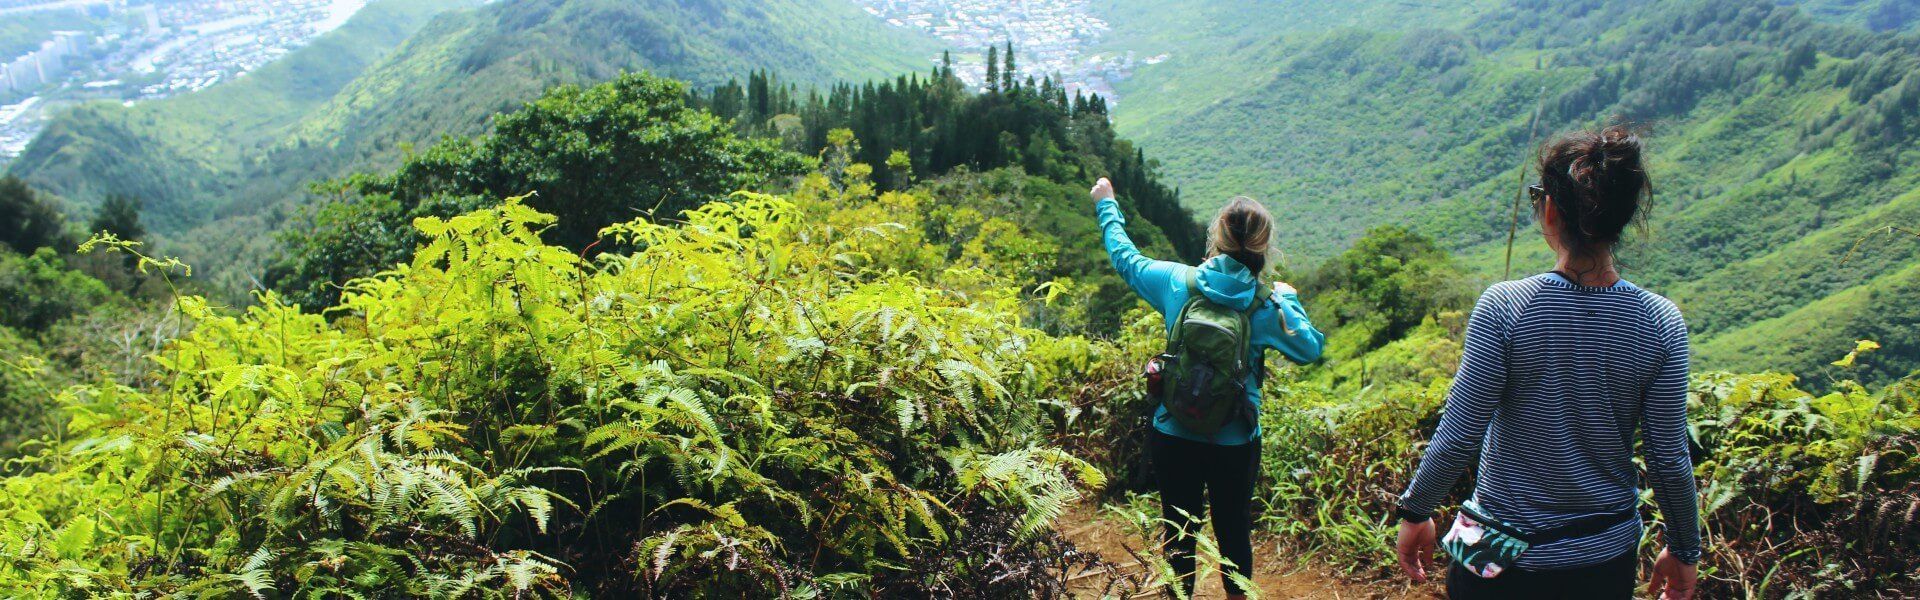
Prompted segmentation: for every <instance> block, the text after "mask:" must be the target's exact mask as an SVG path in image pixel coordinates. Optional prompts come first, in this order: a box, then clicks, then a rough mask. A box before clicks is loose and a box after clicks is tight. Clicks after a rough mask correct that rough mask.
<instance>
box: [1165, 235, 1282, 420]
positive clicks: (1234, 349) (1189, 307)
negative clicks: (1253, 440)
mask: <svg viewBox="0 0 1920 600" xmlns="http://www.w3.org/2000/svg"><path fill="white" fill-rule="evenodd" d="M1254 289H1255V290H1257V291H1256V292H1255V297H1254V302H1253V306H1251V307H1248V308H1247V310H1244V311H1240V310H1233V309H1231V308H1227V307H1225V306H1221V305H1219V304H1216V303H1214V302H1213V301H1212V300H1208V299H1207V296H1206V294H1203V293H1201V292H1200V282H1199V276H1198V275H1197V270H1195V271H1188V272H1187V290H1188V294H1187V303H1186V305H1184V306H1181V307H1180V316H1179V318H1177V319H1175V320H1174V324H1173V328H1172V329H1170V330H1168V331H1167V350H1166V352H1164V353H1162V354H1160V355H1159V356H1156V357H1154V360H1153V361H1152V363H1150V364H1149V365H1148V367H1147V381H1148V390H1149V393H1151V394H1153V395H1154V396H1155V397H1157V398H1159V399H1160V404H1161V405H1162V406H1165V407H1166V408H1167V414H1168V415H1169V416H1171V417H1173V420H1174V421H1175V422H1178V423H1179V424H1180V426H1181V427H1182V428H1184V429H1186V430H1187V431H1190V432H1193V433H1195V434H1198V435H1203V436H1212V435H1213V434H1214V433H1216V432H1219V431H1220V428H1222V427H1225V426H1226V425H1227V424H1228V423H1231V422H1233V419H1234V418H1236V417H1245V418H1247V419H1249V420H1252V419H1254V418H1257V416H1258V415H1255V414H1254V410H1253V403H1252V402H1251V401H1249V400H1248V399H1247V387H1246V381H1247V374H1248V373H1249V372H1251V370H1252V369H1253V368H1255V367H1257V366H1258V365H1250V364H1247V355H1248V354H1249V351H1250V350H1251V348H1249V345H1250V344H1251V343H1252V338H1253V321H1252V317H1253V313H1254V311H1257V310H1260V306H1261V305H1262V304H1265V303H1266V300H1267V296H1268V295H1270V294H1271V293H1272V292H1271V291H1270V290H1268V289H1267V287H1266V286H1265V285H1261V284H1259V283H1258V282H1255V285H1254Z"/></svg>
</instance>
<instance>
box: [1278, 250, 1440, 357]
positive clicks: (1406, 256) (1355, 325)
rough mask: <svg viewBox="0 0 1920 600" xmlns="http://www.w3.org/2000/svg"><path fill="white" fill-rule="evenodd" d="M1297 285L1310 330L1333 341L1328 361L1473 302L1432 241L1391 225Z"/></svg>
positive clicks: (1364, 349)
mask: <svg viewBox="0 0 1920 600" xmlns="http://www.w3.org/2000/svg"><path fill="white" fill-rule="evenodd" d="M1299 284H1300V285H1301V286H1302V287H1303V288H1304V293H1305V296H1306V297H1307V298H1308V302H1309V304H1310V307H1311V314H1313V315H1314V317H1315V323H1316V324H1317V325H1319V326H1321V327H1323V328H1324V331H1328V332H1331V333H1332V335H1333V337H1332V338H1331V339H1332V340H1333V341H1332V342H1330V343H1329V344H1328V345H1329V347H1330V348H1331V353H1330V354H1331V356H1330V358H1331V359H1333V360H1339V359H1343V358H1350V357H1354V356H1358V355H1361V354H1364V353H1366V352H1369V351H1371V350H1373V349H1374V348H1378V347H1380V346H1381V345H1383V344H1386V343H1387V342H1390V341H1393V340H1398V339H1401V338H1403V337H1405V336H1406V335H1407V333H1408V332H1409V331H1411V330H1412V329H1413V328H1414V326H1416V325H1419V324H1420V322H1421V321H1422V320H1424V319H1426V318H1427V317H1428V315H1432V314H1435V313H1439V312H1441V311H1443V310H1461V309H1465V308H1467V306H1468V304H1469V303H1471V302H1472V297H1471V295H1470V293H1469V290H1468V283H1467V280H1466V278H1465V276H1464V275H1463V274H1462V273H1461V272H1460V268H1459V267H1458V266H1456V265H1455V264H1454V262H1453V259H1452V257H1450V256H1448V255H1447V252H1446V251H1445V250H1442V249H1440V247H1439V246H1438V245H1436V244H1435V243H1434V241H1433V240H1432V239H1431V238H1428V237H1426V236H1423V235H1420V234H1418V233H1414V232H1412V231H1411V230H1408V229H1407V228H1405V227H1401V226H1397V225H1385V226H1381V227H1375V228H1373V229H1369V230H1367V233H1366V235H1365V236H1364V237H1361V238H1360V240H1359V241H1356V242H1354V244H1353V247H1351V248H1348V249H1347V250H1346V251H1344V252H1341V253H1340V255H1339V256H1337V257H1334V258H1333V259H1332V260H1328V261H1326V262H1323V263H1321V264H1320V266H1319V267H1317V268H1316V269H1314V270H1313V271H1312V272H1310V273H1309V274H1308V275H1307V276H1306V277H1304V278H1301V279H1300V280H1299Z"/></svg>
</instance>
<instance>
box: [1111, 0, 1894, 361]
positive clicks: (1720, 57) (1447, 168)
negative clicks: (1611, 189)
mask: <svg viewBox="0 0 1920 600" xmlns="http://www.w3.org/2000/svg"><path fill="white" fill-rule="evenodd" d="M1257 10H1258V9H1256V8H1252V7H1248V8H1245V9H1244V10H1243V12H1242V13H1241V15H1242V18H1241V19H1239V20H1238V21H1237V22H1248V21H1252V20H1253V19H1252V18H1251V15H1252V14H1255V12H1256V11H1257ZM1479 10H1480V12H1479V14H1478V15H1477V16H1473V15H1475V13H1474V12H1473V11H1471V10H1463V11H1462V13H1463V14H1465V15H1468V16H1469V17H1470V18H1467V19H1461V18H1460V17H1459V16H1455V17H1454V18H1453V19H1451V20H1449V19H1445V18H1441V19H1436V20H1435V21H1434V22H1432V23H1429V21H1425V20H1423V21H1420V23H1422V24H1423V25H1428V24H1431V25H1434V27H1433V28H1423V29H1394V28H1391V27H1379V28H1371V27H1370V28H1367V29H1346V30H1335V31H1333V32H1324V31H1312V32H1301V33H1290V34H1287V35H1283V36H1277V37H1275V38H1273V39H1272V41H1269V42H1265V43H1255V42H1253V41H1252V38H1250V37H1246V36H1242V37H1239V38H1234V37H1229V38H1228V41H1226V42H1223V44H1224V45H1226V46H1228V47H1233V46H1234V44H1235V43H1237V42H1236V40H1246V43H1247V44H1249V45H1248V46H1246V47H1247V48H1248V51H1246V52H1244V53H1243V54H1242V55H1240V57H1239V59H1238V60H1240V61H1241V62H1238V63H1235V64H1245V65H1248V67H1247V69H1246V70H1244V71H1242V70H1238V69H1234V68H1223V69H1207V70H1192V69H1189V70H1177V71H1167V72H1163V73H1161V74H1157V75H1156V74H1154V69H1156V68H1158V67H1153V68H1148V69H1146V70H1145V71H1143V73H1142V75H1141V77H1140V78H1138V80H1136V81H1134V82H1131V83H1130V84H1129V85H1130V86H1131V87H1128V88H1126V89H1123V90H1122V92H1123V93H1124V94H1125V97H1126V98H1127V99H1128V102H1127V103H1124V104H1122V105H1121V107H1120V109H1119V111H1118V112H1117V114H1116V116H1117V119H1118V125H1119V128H1120V131H1121V132H1122V133H1127V134H1133V135H1135V136H1136V137H1137V138H1138V139H1140V140H1141V142H1142V143H1143V144H1145V145H1147V146H1148V147H1151V148H1153V149H1154V150H1155V151H1156V155H1158V156H1160V157H1161V158H1162V160H1164V161H1165V163H1166V172H1167V173H1168V174H1169V178H1170V181H1172V182H1174V183H1177V184H1179V185H1180V186H1181V187H1182V189H1183V191H1184V195H1183V197H1184V198H1185V199H1186V200H1187V202H1188V204H1189V205H1190V206H1193V207H1194V208H1195V210H1196V211H1205V210H1207V209H1208V208H1209V207H1211V206H1214V205H1215V203H1217V202H1219V201H1222V200H1224V199H1225V198H1227V197H1229V196H1231V195H1233V194H1251V195H1254V196H1256V197H1260V198H1264V199H1268V200H1270V201H1272V202H1274V203H1275V204H1276V205H1277V206H1279V207H1281V209H1280V210H1279V211H1278V212H1279V213H1281V214H1282V218H1281V220H1282V221H1283V228H1282V236H1283V240H1284V241H1283V246H1284V247H1285V248H1286V249H1287V250H1288V251H1289V252H1291V253H1293V256H1294V257H1295V259H1296V260H1299V261H1301V262H1303V263H1306V264H1311V263H1314V262H1318V261H1319V260H1323V259H1324V258H1325V257H1327V256H1330V255H1331V254H1332V253H1333V252H1335V251H1337V249H1339V248H1342V247H1345V246H1346V245H1348V244H1350V243H1351V242H1352V240H1354V239H1356V238H1357V237H1358V236H1359V235H1360V234H1361V232H1363V231H1365V230H1366V229H1368V228H1370V227H1373V226H1376V225H1382V224H1405V225H1408V226H1410V227H1412V228H1414V229H1415V230H1416V231H1418V232H1419V233H1422V234H1424V235H1428V236H1431V237H1433V238H1434V239H1435V240H1438V241H1439V242H1440V243H1441V244H1442V246H1443V247H1445V248H1447V249H1448V250H1451V251H1453V252H1456V253H1459V254H1461V255H1462V256H1463V258H1464V261H1465V263H1466V264H1467V265H1468V266H1469V267H1471V269H1472V272H1473V273H1475V274H1477V275H1478V276H1480V277H1481V278H1483V280H1491V279H1497V278H1499V277H1502V276H1503V275H1504V274H1506V273H1507V269H1506V265H1505V246H1506V241H1507V233H1508V230H1509V224H1510V222H1511V219H1513V217H1514V214H1515V212H1516V211H1515V209H1514V207H1513V203H1514V202H1515V201H1516V196H1517V194H1519V188H1520V186H1521V185H1522V184H1523V182H1524V176H1523V174H1522V173H1520V172H1517V169H1519V168H1520V166H1521V164H1522V163H1523V161H1524V159H1525V158H1526V155H1527V152H1528V148H1529V146H1528V144H1529V142H1530V141H1533V140H1537V139H1544V138H1545V137H1547V136H1548V135H1551V134H1552V133H1555V132H1558V131H1563V130H1566V129H1569V128H1574V127H1582V126H1592V125H1595V124H1599V123H1604V122H1610V121H1614V120H1626V121H1629V122H1638V123H1645V124H1647V126H1648V134H1649V138H1648V143H1649V145H1650V146H1651V148H1652V149H1653V156H1654V157H1655V162H1654V164H1653V165H1652V169H1653V176H1654V183H1655V195H1654V200H1655V201H1654V205H1653V209H1652V211H1653V212H1652V214H1653V216H1654V223H1655V224H1656V226H1655V228H1654V229H1653V230H1652V231H1651V232H1650V233H1649V234H1648V235H1644V236H1640V237H1639V238H1638V239H1636V240H1635V241H1634V242H1633V243H1631V244H1630V246H1629V247H1628V248H1626V249H1625V250H1624V251H1623V258H1624V259H1625V261H1626V265H1627V268H1628V270H1627V275H1628V277H1629V278H1631V279H1633V280H1634V281H1635V282H1636V283H1640V284H1643V285H1646V286H1647V287H1649V288H1651V289H1654V290H1658V291H1660V292H1662V293H1664V294H1667V295H1669V296H1671V297H1672V298H1674V299H1675V300H1676V301H1678V302H1679V303H1680V304H1681V306H1682V308H1683V310H1684V311H1685V312H1686V313H1687V315H1688V320H1689V322H1690V323H1691V324H1693V326H1694V332H1695V333H1696V335H1697V336H1698V338H1699V339H1700V340H1702V341H1703V342H1706V343H1707V346H1708V347H1709V348H1725V349H1727V351H1718V350H1714V351H1709V352H1706V353H1703V356H1702V358H1703V360H1704V361H1705V362H1704V364H1706V365H1708V366H1712V367H1724V368H1732V369H1742V370H1757V369H1769V368H1773V369H1786V370H1789V371H1792V372H1795V373H1799V374H1801V375H1805V376H1809V377H1816V378H1818V377H1820V376H1821V375H1822V373H1823V368H1822V367H1823V365H1824V364H1825V363H1826V362H1828V361H1830V360H1832V359H1831V356H1832V355H1833V354H1834V353H1836V352H1844V351H1845V349H1846V348H1848V347H1850V346H1851V344H1852V342H1853V340H1855V339H1859V338H1862V337H1873V338H1876V339H1882V340H1885V341H1886V344H1887V347H1886V348H1885V350H1884V351H1883V354H1882V357H1883V361H1884V362H1883V363H1882V364H1880V365H1876V366H1874V367H1872V369H1871V371H1870V372H1868V373H1865V374H1863V376H1864V377H1865V378H1866V379H1867V380H1870V381H1874V382H1886V381H1891V380H1892V379H1895V378H1898V377H1900V376H1903V375H1905V374H1907V373H1908V372H1910V371H1911V370H1912V369H1914V368H1915V367H1916V366H1920V346H1915V345H1914V343H1913V342H1912V341H1911V340H1914V339H1916V338H1914V337H1912V336H1911V335H1909V334H1910V333H1911V332H1909V331H1907V330H1906V329H1905V327H1907V326H1908V325H1907V324H1906V323H1907V322H1905V321H1901V320H1899V319H1892V320H1888V321H1873V320H1871V319H1868V320H1858V319H1856V320H1846V321H1841V322H1837V323H1834V324H1833V325H1834V326H1832V327H1819V328H1801V329H1793V328H1790V327H1783V326H1781V325H1780V324H1769V323H1766V322H1768V320H1770V319H1792V318H1793V317H1792V315H1793V314H1794V313H1795V312H1796V311H1814V312H1822V311H1824V312H1825V313H1837V312H1843V311H1845V310H1846V309H1845V308H1842V305H1849V306H1858V302H1859V299H1861V298H1865V297H1869V296H1871V297H1874V298H1877V299H1880V300H1883V301H1887V302H1889V303H1891V304H1896V305H1911V304H1914V303H1920V298H1914V297H1909V296H1905V295H1903V294H1904V291H1903V290H1906V289H1907V288H1905V287H1903V286H1901V285H1900V280H1899V278H1898V277H1896V276H1895V274H1897V273H1899V272H1901V271H1902V270H1904V269H1905V268H1906V267H1907V266H1909V265H1912V264H1915V263H1916V262H1920V244H1916V243H1912V242H1913V240H1911V239H1905V240H1901V239H1894V238H1887V237H1883V238H1881V239H1880V240H1877V241H1875V242H1874V243H1870V244H1867V245H1866V246H1864V247H1863V248H1862V250H1863V252H1862V253H1859V254H1856V255H1855V256H1854V257H1853V258H1852V260H1849V261H1847V262H1845V263H1844V264H1843V263H1842V257H1843V256H1845V255H1846V254H1847V251H1848V249H1849V248H1850V247H1852V246H1853V244H1854V242H1855V241H1857V240H1859V239H1860V238H1862V237H1865V236H1866V235H1868V234H1869V233H1871V232H1873V231H1874V230H1875V229H1876V228H1884V227H1886V226H1889V225H1908V226H1911V225H1912V224H1914V223H1916V222H1920V221H1916V215H1915V211H1914V207H1913V204H1914V201H1915V197H1914V196H1913V195H1912V194H1910V192H1911V190H1913V189H1914V187H1915V184H1916V176H1920V171H1916V170H1915V169H1913V168H1911V167H1910V165H1911V164H1913V161H1912V158H1911V156H1912V152H1913V150H1912V149H1913V148H1914V147H1915V143H1914V142H1915V141H1916V139H1917V138H1916V136H1917V135H1920V120H1916V119H1920V110H1915V109H1916V106H1917V105H1916V103H1920V62H1916V61H1915V59H1914V56H1915V52H1914V40H1913V39H1912V38H1903V37H1892V36H1887V35H1879V34H1873V33H1870V32H1867V31H1865V30H1861V29H1852V28H1846V27H1841V26H1835V25H1825V24H1821V23H1818V22H1816V21H1814V20H1813V19H1811V18H1809V17H1808V16H1806V15H1805V14H1803V13H1801V12H1800V11H1799V10H1798V9H1797V8H1794V7H1775V6H1772V5H1770V4H1766V3H1763V2H1752V1H1747V0H1708V1H1698V2H1695V1H1688V2H1678V1H1642V2H1606V3H1566V2H1551V3H1543V2H1509V3H1502V4H1500V5H1498V6H1491V7H1479ZM1355 14H1359V15H1366V14H1368V13H1367V12H1366V11H1361V10H1356V11H1355ZM1222 30H1223V31H1227V32H1233V31H1236V30H1235V29H1233V28H1228V27H1223V29H1222ZM1247 35H1251V34H1247ZM1221 60H1228V59H1226V58H1222V59H1221ZM1169 64H1170V63H1169ZM1221 72H1226V73H1255V74H1257V75H1258V76H1256V77H1250V78H1248V79H1249V81H1248V82H1244V83H1240V84H1238V85H1236V86H1234V87H1229V88H1226V90H1225V93H1214V91H1213V87H1212V86H1209V85H1206V83H1207V82H1208V81H1209V80H1208V79H1206V78H1207V77H1215V76H1217V75H1213V73H1221ZM1189 73H1192V74H1191V75H1189ZM1536 112H1538V113H1539V119H1538V121H1537V122H1536V121H1535V119H1534V116H1535V113H1536ZM1518 212H1519V213H1521V214H1519V219H1520V222H1519V223H1518V228H1519V229H1520V233H1521V236H1522V240H1521V241H1522V242H1523V243H1522V244H1520V248H1521V250H1522V252H1521V253H1520V255H1519V256H1518V257H1516V259H1515V264H1514V273H1515V275H1514V276H1518V275H1520V274H1526V273H1531V272H1537V271H1539V270H1544V269H1546V268H1548V267H1549V266H1550V265H1549V263H1548V262H1547V260H1546V259H1547V258H1548V257H1547V256H1546V255H1545V254H1544V250H1543V249H1542V246H1541V245H1540V244H1538V243H1533V240H1534V239H1535V238H1534V237H1533V235H1534V234H1533V233H1532V230H1533V225H1532V224H1531V223H1530V219H1529V218H1528V215H1526V214H1525V211H1524V210H1520V211H1518ZM1843 293H1845V295H1842V294H1843ZM1849 299H1852V300H1849ZM1829 304H1831V305H1834V306H1831V307H1827V306H1825V305H1829ZM1809 314H1811V313H1809ZM1881 325H1886V326H1888V327H1880V326H1881ZM1789 330H1792V331H1791V332H1789ZM1759 347H1768V348H1773V349H1775V350H1772V351H1769V352H1764V353H1745V352H1739V351H1733V350H1732V349H1733V348H1759Z"/></svg>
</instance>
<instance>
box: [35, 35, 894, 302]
mask: <svg viewBox="0 0 1920 600" xmlns="http://www.w3.org/2000/svg"><path fill="white" fill-rule="evenodd" d="M473 4H474V2H472V1H471V0H380V1H378V2H374V3H371V4H370V5H369V6H368V8H367V9H365V10H363V11H362V12H361V13H359V14H357V15H355V17H354V18H353V19H351V20H350V21H349V22H348V23H347V24H346V25H344V26H342V27H341V28H340V29H338V30H335V31H333V32H329V33H328V34H327V35H324V36H322V37H321V38H319V39H318V40H316V41H315V43H314V44H311V45H309V46H307V47H304V48H302V49H300V50H296V51H295V52H294V53H292V54H291V55H289V56H288V57H287V58H286V59H285V60H281V61H276V62H275V63H273V64H272V65H269V66H268V67H266V68H263V69H261V70H259V71H256V72H254V73H251V74H249V75H248V76H247V77H245V78H241V79H239V80H236V81H234V82H231V83H228V84H224V85H220V86H215V87H214V88H211V89H209V90H206V91H205V92H203V93H195V94H189V95H185V96H181V97H178V98H174V99H169V100H165V101H161V102H154V103H148V104H142V105H139V106H136V107H133V108H130V109H129V108H123V107H120V106H118V105H107V104H99V105H89V106H86V107H82V108H79V109H76V110H74V111H72V112H70V113H68V114H65V115H63V116H61V117H60V118H57V119H56V120H55V121H54V122H53V123H52V124H51V125H49V127H48V129H47V131H46V132H45V133H43V134H42V135H41V136H40V137H38V138H36V139H35V141H34V143H33V144H32V145H31V146H30V147H29V148H28V150H27V152H26V153H25V154H24V155H23V156H22V157H21V158H20V159H19V160H17V161H15V163H14V164H12V165H10V167H9V170H10V172H11V173H13V174H15V175H18V176H20V177H22V178H25V179H27V180H28V181H30V182H32V183H33V184H34V185H36V186H38V187H41V188H42V189H44V190H46V191H48V192H50V193H53V194H55V195H57V196H59V197H62V198H65V199H66V200H67V201H68V202H69V206H68V207H69V210H72V211H74V212H79V213H85V212H86V211H88V210H91V207H93V206H95V205H97V203H98V202H100V201H101V200H102V199H104V198H105V197H106V196H107V195H109V194H123V195H129V196H134V197H138V198H142V199H144V200H146V205H147V213H148V216H149V221H150V222H151V223H152V224H153V228H154V231H155V233H156V235H157V237H158V238H159V239H160V240H161V241H162V242H163V246H164V247H166V248H169V249H170V250H171V251H173V252H175V253H178V254H181V255H183V256H185V257H187V258H191V259H210V260H196V262H198V263H200V264H201V265H202V270H203V275H204V276H205V277H206V278H208V279H209V281H210V282H212V283H213V284H214V285H215V286H216V289H219V290H224V291H226V292H227V293H228V294H229V295H234V296H236V297H237V295H238V294H237V292H238V291H239V290H246V289H252V288H255V287H256V286H257V283H256V281H255V280H257V279H259V278H260V277H261V276H262V270H263V267H264V265H263V264H261V263H260V262H259V261H260V260H261V259H260V258H259V257H264V256H266V255H269V254H270V253H271V249H272V247H273V235H272V234H273V232H274V231H276V230H278V229H279V228H280V226H281V225H282V223H283V222H284V221H285V220H286V219H287V218H288V217H290V216H293V215H295V214H298V212H299V210H300V209H301V207H302V206H304V205H306V204H308V203H309V202H311V201H312V200H313V198H314V197H313V196H312V195H311V194H309V192H308V191H307V188H306V186H307V185H308V184H309V183H311V182H313V181H315V180H323V179H330V178H334V177H339V176H343V175H345V174H347V173H350V172H353V171H357V170H362V169H372V168H390V167H392V166H394V165H396V164H398V163H399V162H400V161H401V160H403V159H404V158H405V155H406V154H407V153H408V152H409V151H410V149H411V148H414V147H425V146H428V145H431V144H432V143H434V142H437V141H438V140H439V139H440V138H441V137H443V136H450V135H451V136H469V135H477V134H480V133H483V132H485V131H486V130H487V128H488V127H489V125H490V123H489V122H488V119H489V117H491V116H492V115H493V114H495V113H498V112H502V111H506V110H510V109H512V108H515V107H518V106H520V105H521V104H522V103H524V102H527V101H530V100H532V99H534V98H535V97H537V96H539V94H540V93H541V92H542V91H544V90H546V89H547V88H548V87H551V86H554V85H557V84H565V83H574V84H580V83H591V82H597V81H602V80H605V79H608V78H611V77H613V76H615V75H618V74H619V73H621V72H624V71H639V70H645V69H652V70H658V71H661V72H663V73H667V74H672V75H676V76H681V77H686V78H690V79H693V80H695V81H700V82H703V83H719V82H721V81H724V80H725V78H726V77H729V76H735V75H737V74H742V73H744V72H746V71H747V70H748V69H751V68H780V69H782V70H783V71H784V72H787V73H790V74H792V75H793V76H795V77H804V78H806V80H807V81H811V82H822V83H823V82H825V81H829V80H838V79H860V78H867V77H879V76H890V75H892V74H895V73H901V72H906V71H910V70H917V69H918V68H919V67H921V66H922V65H923V64H924V63H923V61H924V58H923V57H924V56H928V55H930V54H931V49H930V47H928V46H925V45H924V41H922V40H921V39H920V38H918V37H914V36H911V35H909V34H907V33H905V32H904V31H902V30H899V29H897V28H889V27H887V26H886V25H885V24H884V23H880V22H875V21H874V20H873V19H871V18H870V17H868V16H867V15H866V14H865V13H862V12H860V11H859V10H858V8H857V7H854V6H853V5H852V4H850V3H847V2H843V1H839V0H775V1H772V2H754V3H732V2H668V1H664V0H648V1H646V2H624V1H614V0H514V1H511V2H495V3H490V4H487V5H485V6H477V7H473V8H468V9H462V8H461V7H467V6H471V5H473ZM236 231H244V232H250V233H249V234H248V235H234V233H233V232H236ZM236 257H237V259H238V260H236Z"/></svg>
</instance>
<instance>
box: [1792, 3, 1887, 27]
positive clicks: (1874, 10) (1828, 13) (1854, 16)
mask: <svg viewBox="0 0 1920 600" xmlns="http://www.w3.org/2000/svg"><path fill="white" fill-rule="evenodd" d="M1782 3H1783V4H1798V5H1800V6H1801V7H1802V8H1805V9H1806V11H1807V13H1808V14H1811V15H1813V16H1814V17H1815V18H1819V19H1823V20H1827V21H1832V22H1835V23H1844V24H1847V25H1855V26H1860V27H1866V28H1867V29H1872V30H1874V31H1913V30H1914V27H1915V25H1916V24H1920V2H1915V1H1914V0H1783V2H1782Z"/></svg>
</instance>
